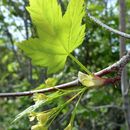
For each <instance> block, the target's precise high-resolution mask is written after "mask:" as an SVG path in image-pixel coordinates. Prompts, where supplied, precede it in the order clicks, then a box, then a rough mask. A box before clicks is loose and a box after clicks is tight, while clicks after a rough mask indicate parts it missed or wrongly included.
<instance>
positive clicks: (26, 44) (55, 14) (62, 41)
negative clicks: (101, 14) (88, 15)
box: [19, 0, 85, 73]
mask: <svg viewBox="0 0 130 130" xmlns="http://www.w3.org/2000/svg"><path fill="white" fill-rule="evenodd" d="M83 4H84V0H70V2H69V5H68V7H67V11H66V12H65V14H64V16H62V12H61V7H60V5H58V2H57V0H37V1H36V0H30V6H29V7H27V10H28V11H29V13H30V16H31V18H32V21H33V23H34V24H35V26H36V28H37V33H38V37H37V38H30V39H29V40H26V41H23V42H22V43H21V44H19V47H20V48H21V49H22V50H23V51H25V53H26V54H27V55H28V56H29V57H30V58H31V59H32V62H33V63H34V64H35V65H39V66H43V67H48V73H54V72H57V71H59V70H60V69H62V68H63V67H64V64H65V61H66V58H67V56H68V55H69V54H70V53H71V52H72V51H73V50H74V49H75V48H76V47H78V46H79V45H80V44H81V43H82V41H83V39H84V35H85V33H84V31H85V25H81V23H82V19H83V16H84V14H85V11H84V6H83Z"/></svg>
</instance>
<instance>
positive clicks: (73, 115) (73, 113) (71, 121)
mask: <svg viewBox="0 0 130 130" xmlns="http://www.w3.org/2000/svg"><path fill="white" fill-rule="evenodd" d="M85 91H86V88H85V89H83V91H82V93H81V95H80V97H79V99H78V101H77V103H76V105H75V108H74V110H73V112H72V117H71V119H70V123H71V126H73V122H74V118H75V115H76V109H77V107H78V105H79V102H80V100H81V98H82V96H83V94H84V92H85Z"/></svg>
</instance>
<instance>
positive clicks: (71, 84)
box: [0, 52, 130, 98]
mask: <svg viewBox="0 0 130 130" xmlns="http://www.w3.org/2000/svg"><path fill="white" fill-rule="evenodd" d="M129 61H130V52H128V54H127V55H125V56H123V57H122V58H121V59H120V60H119V61H117V62H116V63H114V64H113V65H111V66H109V67H107V68H105V69H103V70H101V71H99V72H96V73H94V74H95V75H96V76H103V75H105V74H108V73H111V72H112V71H113V68H116V69H115V70H118V72H119V71H122V68H123V67H124V66H125V65H126V64H127V63H128V62H129ZM109 80H110V81H109ZM118 80H119V78H118V76H117V77H115V78H108V81H109V82H107V84H110V83H114V82H116V81H118ZM78 85H79V81H78V79H76V80H74V81H71V82H68V83H65V84H61V85H57V86H54V87H51V88H44V89H41V90H34V91H25V92H14V93H0V97H1V98H2V97H20V96H32V95H33V94H34V93H45V92H52V91H57V90H58V89H68V88H71V87H75V86H78Z"/></svg>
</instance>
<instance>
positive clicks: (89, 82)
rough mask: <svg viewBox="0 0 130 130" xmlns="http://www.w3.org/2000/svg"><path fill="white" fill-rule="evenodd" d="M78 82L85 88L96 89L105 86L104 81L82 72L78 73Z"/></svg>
mask: <svg viewBox="0 0 130 130" xmlns="http://www.w3.org/2000/svg"><path fill="white" fill-rule="evenodd" d="M78 80H79V81H80V83H81V84H82V85H84V86H87V87H98V86H102V85H104V84H105V79H103V78H100V77H98V76H95V75H87V74H84V73H82V72H79V73H78Z"/></svg>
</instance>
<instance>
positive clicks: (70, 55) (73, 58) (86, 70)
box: [69, 54, 92, 75]
mask: <svg viewBox="0 0 130 130" xmlns="http://www.w3.org/2000/svg"><path fill="white" fill-rule="evenodd" d="M69 57H70V58H71V59H72V60H73V61H75V63H77V64H78V65H79V66H80V67H81V68H82V69H83V70H84V71H85V72H86V73H88V74H89V75H92V73H91V72H90V71H89V70H88V69H87V68H86V67H85V66H84V65H83V64H82V63H81V62H79V61H78V60H77V59H76V58H75V57H74V56H73V55H72V54H69Z"/></svg>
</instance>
